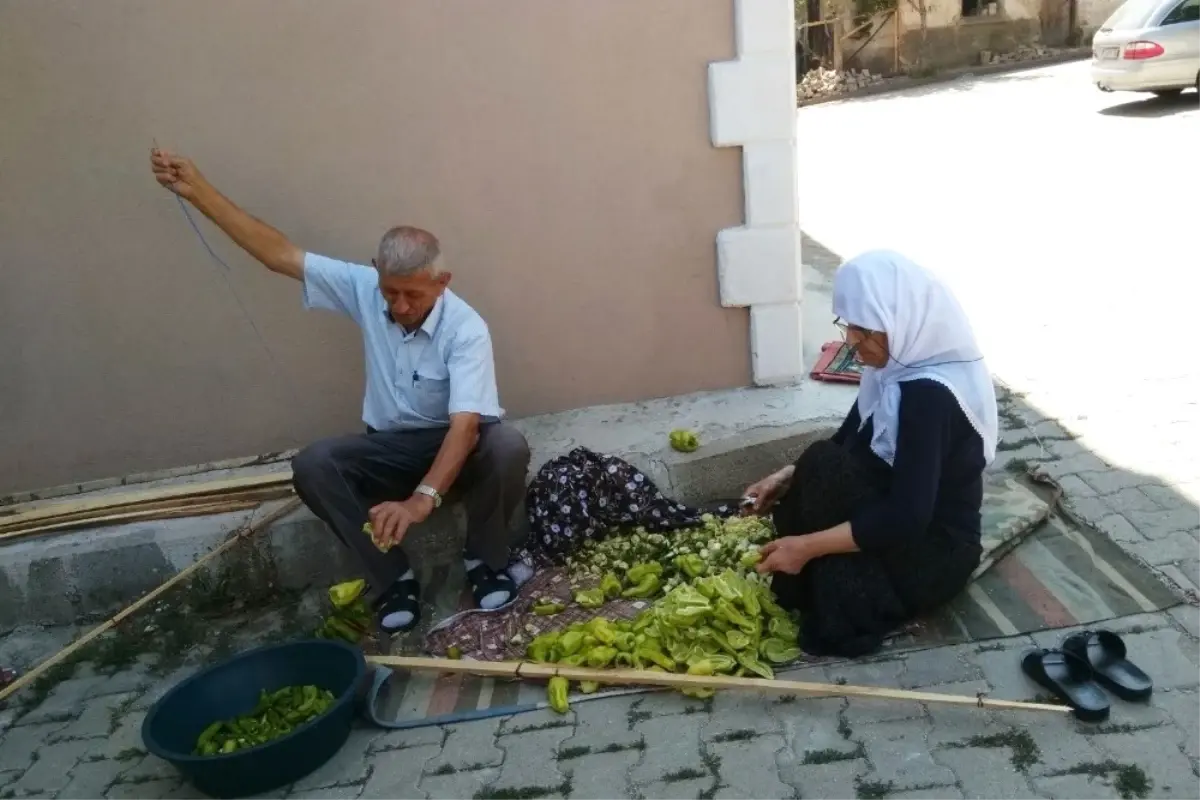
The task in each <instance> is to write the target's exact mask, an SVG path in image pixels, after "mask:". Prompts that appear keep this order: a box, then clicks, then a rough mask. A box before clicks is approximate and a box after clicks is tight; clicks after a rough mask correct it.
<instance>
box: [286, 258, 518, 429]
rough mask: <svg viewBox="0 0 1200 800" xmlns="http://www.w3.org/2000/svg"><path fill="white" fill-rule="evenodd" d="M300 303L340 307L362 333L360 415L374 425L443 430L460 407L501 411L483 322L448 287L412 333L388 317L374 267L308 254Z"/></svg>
mask: <svg viewBox="0 0 1200 800" xmlns="http://www.w3.org/2000/svg"><path fill="white" fill-rule="evenodd" d="M304 306H305V308H320V309H325V310H327V311H338V312H341V313H343V314H345V315H347V316H348V317H350V318H351V319H353V320H354V321H355V322H357V323H358V327H359V328H360V329H361V330H362V335H363V355H364V359H365V366H366V377H367V386H366V391H365V393H364V396H363V409H362V418H363V422H364V423H366V424H367V425H369V426H371V427H372V428H375V429H376V430H381V431H386V430H396V429H403V428H440V427H445V426H447V425H449V424H450V415H451V414H457V413H463V412H470V413H475V414H479V415H480V416H481V417H483V418H484V419H485V420H487V421H494V420H498V419H500V418H501V417H502V416H504V409H502V408H501V407H500V399H499V392H497V390H496V365H495V361H494V359H493V358H492V337H491V334H490V333H489V332H488V327H487V323H486V322H484V321H483V317H481V316H479V314H478V313H476V311H475V309H473V308H471V307H470V306H469V305H467V304H466V302H465V301H463V300H462V298H460V297H459V296H458V295H456V294H454V292H452V291H450V290H449V289H447V290H446V291H445V292H443V294H442V296H441V297H440V298H438V301H437V303H436V304H435V305H434V307H433V311H431V312H430V313H429V316H428V317H427V318H426V319H425V322H424V324H422V325H421V327H420V328H418V329H417V330H416V331H413V332H412V333H409V332H408V331H406V330H405V329H404V327H403V326H401V325H397V324H396V323H394V322H392V321H391V319H390V318H389V316H388V310H387V303H385V302H384V299H383V295H382V294H380V292H379V274H378V273H377V272H376V271H375V269H374V267H366V266H363V265H361V264H350V263H347V262H345V261H337V260H336V259H332V258H326V257H325V256H319V255H316V254H315V253H306V254H305V256H304Z"/></svg>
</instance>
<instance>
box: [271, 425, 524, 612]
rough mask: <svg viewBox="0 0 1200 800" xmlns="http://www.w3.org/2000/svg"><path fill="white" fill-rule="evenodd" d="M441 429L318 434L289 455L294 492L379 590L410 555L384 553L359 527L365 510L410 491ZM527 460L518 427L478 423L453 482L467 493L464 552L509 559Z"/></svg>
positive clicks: (500, 561)
mask: <svg viewBox="0 0 1200 800" xmlns="http://www.w3.org/2000/svg"><path fill="white" fill-rule="evenodd" d="M445 437H446V429H445V428H433V429H420V430H405V431H371V432H368V433H363V434H358V435H354V436H338V437H334V438H332V439H322V440H320V441H318V442H315V443H313V444H311V445H309V446H308V447H306V448H304V449H303V450H301V451H300V452H299V453H297V454H296V456H295V458H293V459H292V482H293V485H294V486H295V488H296V494H297V495H299V497H300V499H301V500H303V501H304V504H305V505H306V506H308V507H309V509H310V510H311V511H312V512H313V513H314V514H316V515H317V516H318V517H319V518H321V519H322V520H324V521H325V523H326V524H327V525H329V527H330V528H332V529H333V532H334V533H336V534H337V536H338V538H339V539H341V540H342V543H343V544H345V545H346V546H347V547H349V548H350V549H351V550H353V551H354V552H355V553H356V554H357V555H358V557H359V559H360V560H361V561H362V563H363V566H364V568H365V569H366V571H367V574H368V576H369V578H370V581H371V584H372V586H373V587H374V588H375V589H376V590H377V591H383V590H384V589H386V588H387V587H388V586H390V585H391V584H392V582H393V581H395V580H396V579H397V578H399V577H400V576H401V575H403V574H404V573H405V572H406V571H407V570H408V568H409V561H408V556H407V555H405V553H404V550H403V549H402V548H401V547H393V548H392V549H391V550H390V551H388V552H387V553H381V552H380V551H379V550H378V549H377V548H376V547H375V545H374V544H373V543H372V542H371V537H370V536H368V535H367V534H365V533H363V532H362V527H363V525H364V524H365V523H366V522H367V512H368V511H369V510H370V509H371V507H372V506H374V505H377V504H379V503H382V502H385V501H387V500H405V499H407V498H408V497H409V496H410V495H412V493H413V490H414V489H416V488H417V485H418V484H420V482H421V479H422V478H423V477H425V473H426V472H427V471H428V470H429V467H430V466H432V465H433V460H434V458H435V457H436V456H437V453H438V450H439V448H441V446H442V441H443V440H444V439H445ZM528 468H529V445H528V443H526V441H525V437H524V436H522V435H521V432H520V431H518V430H517V429H516V428H514V427H512V426H511V425H506V424H504V423H503V422H492V423H484V424H483V425H481V426H480V428H479V444H478V445H477V446H476V448H475V450H474V452H472V453H471V455H470V456H469V457H468V458H467V462H466V464H465V465H464V466H463V469H462V472H461V473H460V474H459V477H458V480H457V481H455V483H454V487H453V490H454V492H455V494H457V493H458V492H460V491H461V492H463V494H464V499H465V501H466V510H467V541H466V547H465V549H464V556H466V557H467V558H478V559H480V560H481V561H483V562H484V563H486V564H487V565H488V566H489V567H491V568H492V569H495V570H500V569H503V568H504V567H505V566H507V564H508V553H509V548H510V547H511V546H512V545H514V544H519V540H520V538H522V537H523V536H524V535H525V534H526V532H527V531H528V526H526V525H516V526H514V525H513V524H512V523H513V522H514V520H513V517H514V515H515V513H516V511H517V510H518V509H519V508H520V507H521V505H522V502H523V501H524V499H525V474H526V471H527V470H528Z"/></svg>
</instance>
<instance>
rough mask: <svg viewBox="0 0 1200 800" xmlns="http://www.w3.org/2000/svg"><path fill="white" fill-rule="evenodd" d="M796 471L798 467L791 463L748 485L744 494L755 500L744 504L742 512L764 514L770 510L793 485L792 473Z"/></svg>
mask: <svg viewBox="0 0 1200 800" xmlns="http://www.w3.org/2000/svg"><path fill="white" fill-rule="evenodd" d="M795 471H796V468H795V467H794V466H792V465H790V464H789V465H788V466H786V467H784V468H783V469H781V470H779V471H778V472H772V473H771V474H770V475H768V476H767V477H765V478H763V479H762V480H761V481H758V482H757V483H752V484H750V485H749V486H748V487H746V491H744V492H742V496H743V497H748V498H750V499H751V500H753V501H754V502H753V503H751V504H750V505H748V506H742V514H764V513H766V512H767V511H770V510H771V506H773V505H775V503H776V502H778V501H779V498H780V497H782V496H783V493H784V492H786V491H787V490H788V487H789V486H791V483H792V475H793V473H794V472H795Z"/></svg>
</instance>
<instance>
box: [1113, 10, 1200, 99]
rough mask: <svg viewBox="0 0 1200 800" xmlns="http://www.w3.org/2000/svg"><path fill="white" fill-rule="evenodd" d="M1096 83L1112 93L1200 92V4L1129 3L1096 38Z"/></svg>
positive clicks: (1163, 94) (1170, 93)
mask: <svg viewBox="0 0 1200 800" xmlns="http://www.w3.org/2000/svg"><path fill="white" fill-rule="evenodd" d="M1092 81H1093V82H1094V83H1095V84H1096V85H1097V86H1098V87H1100V88H1101V89H1102V90H1104V91H1106V92H1153V93H1154V94H1156V95H1159V96H1165V95H1175V94H1179V92H1181V91H1183V90H1184V89H1186V88H1188V87H1192V86H1194V87H1196V89H1197V91H1200V0H1125V2H1124V3H1122V4H1121V5H1120V7H1118V8H1117V10H1116V11H1115V12H1113V15H1112V16H1111V17H1109V18H1108V20H1107V21H1106V22H1105V23H1104V25H1103V26H1101V28H1100V30H1099V31H1097V32H1096V35H1095V37H1094V38H1093V39H1092Z"/></svg>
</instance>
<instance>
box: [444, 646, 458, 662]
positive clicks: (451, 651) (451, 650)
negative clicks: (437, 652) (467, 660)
mask: <svg viewBox="0 0 1200 800" xmlns="http://www.w3.org/2000/svg"><path fill="white" fill-rule="evenodd" d="M446 658H450V659H454V660H455V661H457V660H458V659H460V658H462V648H460V647H459V646H458V645H454V644H452V645H450V646H449V647H447V648H446Z"/></svg>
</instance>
